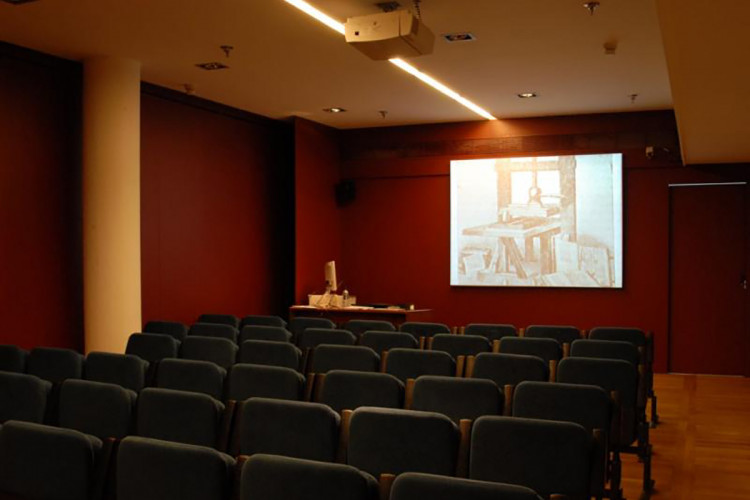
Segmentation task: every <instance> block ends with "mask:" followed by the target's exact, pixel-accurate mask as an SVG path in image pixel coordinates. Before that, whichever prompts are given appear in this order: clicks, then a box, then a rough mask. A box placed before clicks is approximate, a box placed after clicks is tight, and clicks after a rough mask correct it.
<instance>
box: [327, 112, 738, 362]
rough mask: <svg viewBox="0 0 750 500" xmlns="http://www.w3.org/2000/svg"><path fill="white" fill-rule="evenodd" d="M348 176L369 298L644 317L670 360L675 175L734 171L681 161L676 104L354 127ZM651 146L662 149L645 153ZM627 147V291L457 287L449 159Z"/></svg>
mask: <svg viewBox="0 0 750 500" xmlns="http://www.w3.org/2000/svg"><path fill="white" fill-rule="evenodd" d="M341 145H342V156H343V159H342V177H344V178H352V179H355V182H356V187H357V198H356V201H355V202H354V203H353V204H352V205H350V206H348V207H346V208H343V209H341V211H340V212H341V217H342V221H343V238H342V241H343V246H342V249H343V250H342V254H343V255H344V259H343V260H342V263H341V266H340V268H341V271H340V274H342V275H343V276H345V277H346V279H347V280H348V282H349V286H348V288H349V290H350V291H351V292H352V293H355V294H356V295H357V296H358V299H359V301H360V302H361V303H362V302H368V301H373V302H390V303H399V302H414V303H415V304H416V305H417V307H426V308H431V309H433V310H434V311H435V314H434V319H435V320H437V321H441V322H445V323H448V324H449V325H463V324H466V323H470V322H502V323H513V324H515V325H517V326H526V325H529V324H533V323H548V324H573V325H577V326H579V327H580V328H585V329H588V328H591V327H594V326H597V325H634V326H638V327H641V328H644V329H648V330H652V331H654V332H655V335H656V338H657V345H656V347H657V368H658V369H660V370H664V369H665V368H666V358H665V354H666V351H667V343H666V342H667V326H668V297H669V295H668V294H669V280H668V271H669V267H668V255H669V253H668V249H669V246H668V244H669V238H668V235H669V231H668V227H669V197H668V184H669V183H674V182H695V181H715V180H725V179H732V178H736V177H737V174H736V172H735V171H732V170H731V169H730V170H729V171H725V170H711V169H706V170H698V169H691V168H686V167H682V166H681V165H680V163H679V158H678V157H677V155H676V154H675V153H674V151H677V148H678V146H677V138H676V126H675V122H674V117H673V115H672V113H671V112H657V113H632V114H618V115H592V116H579V117H567V118H566V117H558V118H535V119H519V120H506V121H499V122H495V123H490V122H471V123H461V124H449V125H431V126H416V127H395V128H384V129H366V130H352V131H344V132H343V133H342V137H341ZM646 145H656V146H663V147H668V148H669V149H670V152H669V153H667V152H665V151H662V150H657V158H656V159H654V160H650V161H649V160H646V158H645V154H644V148H645V146H646ZM597 152H622V153H624V166H625V169H624V170H625V174H624V175H625V179H624V189H625V252H624V256H625V259H624V271H625V275H624V285H625V286H624V288H623V289H621V290H587V289H538V288H534V289H532V288H471V287H451V286H450V285H449V250H450V235H449V230H450V199H449V191H450V187H449V167H450V160H451V159H459V158H474V157H483V156H484V157H492V156H527V155H532V154H533V155H537V154H565V153H567V154H575V153H597Z"/></svg>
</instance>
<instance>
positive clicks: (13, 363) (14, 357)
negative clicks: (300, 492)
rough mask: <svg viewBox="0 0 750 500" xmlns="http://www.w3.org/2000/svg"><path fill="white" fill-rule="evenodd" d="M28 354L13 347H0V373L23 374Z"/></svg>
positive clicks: (5, 345)
mask: <svg viewBox="0 0 750 500" xmlns="http://www.w3.org/2000/svg"><path fill="white" fill-rule="evenodd" d="M28 355H29V353H28V352H27V351H25V350H23V349H21V348H20V347H18V346H15V345H8V344H4V345H0V371H4V372H16V373H24V372H25V371H26V358H27V357H28Z"/></svg>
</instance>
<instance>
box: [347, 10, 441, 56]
mask: <svg viewBox="0 0 750 500" xmlns="http://www.w3.org/2000/svg"><path fill="white" fill-rule="evenodd" d="M344 29H345V35H346V41H347V42H348V43H350V44H351V45H352V46H354V47H356V48H357V49H358V50H360V51H361V52H362V53H364V54H365V55H366V56H368V57H369V58H371V59H375V60H376V61H382V60H384V59H391V58H394V57H414V56H421V55H425V54H430V53H431V52H432V46H433V44H434V42H435V35H433V34H432V32H431V31H430V30H429V28H427V26H425V25H424V24H422V21H420V20H419V19H418V18H417V17H416V16H414V14H412V13H411V12H409V11H408V10H395V11H393V12H383V13H380V14H371V15H369V16H359V17H350V18H349V19H347V20H346V24H345V25H344Z"/></svg>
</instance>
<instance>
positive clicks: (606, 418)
mask: <svg viewBox="0 0 750 500" xmlns="http://www.w3.org/2000/svg"><path fill="white" fill-rule="evenodd" d="M611 412H612V408H611V402H610V398H609V394H607V393H606V392H604V389H602V388H601V387H597V386H595V385H582V384H564V383H557V382H555V383H552V382H521V383H520V384H518V387H516V390H515V392H514V393H513V416H514V417H522V418H536V419H541V420H557V421H563V422H574V423H576V424H579V425H581V426H583V428H584V429H586V431H588V432H589V433H590V434H592V433H593V432H594V429H600V430H602V431H605V432H609V429H610V422H611V418H612V416H611Z"/></svg>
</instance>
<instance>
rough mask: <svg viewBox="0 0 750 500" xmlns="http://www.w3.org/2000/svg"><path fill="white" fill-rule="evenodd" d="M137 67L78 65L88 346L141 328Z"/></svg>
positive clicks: (111, 345)
mask: <svg viewBox="0 0 750 500" xmlns="http://www.w3.org/2000/svg"><path fill="white" fill-rule="evenodd" d="M140 69H141V65H140V63H139V62H138V61H133V60H129V59H121V58H114V57H94V58H91V59H87V60H85V61H84V65H83V307H84V309H83V311H84V330H85V348H86V352H90V351H109V352H120V353H122V352H125V344H126V342H127V338H128V336H129V335H130V334H131V333H132V332H137V331H140V329H141V205H140V203H141V199H140V190H141V187H140V154H141V148H140V141H141V138H140V134H141V130H140V105H141V89H140V86H141V81H140V80H141V78H140V77H141V74H140Z"/></svg>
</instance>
